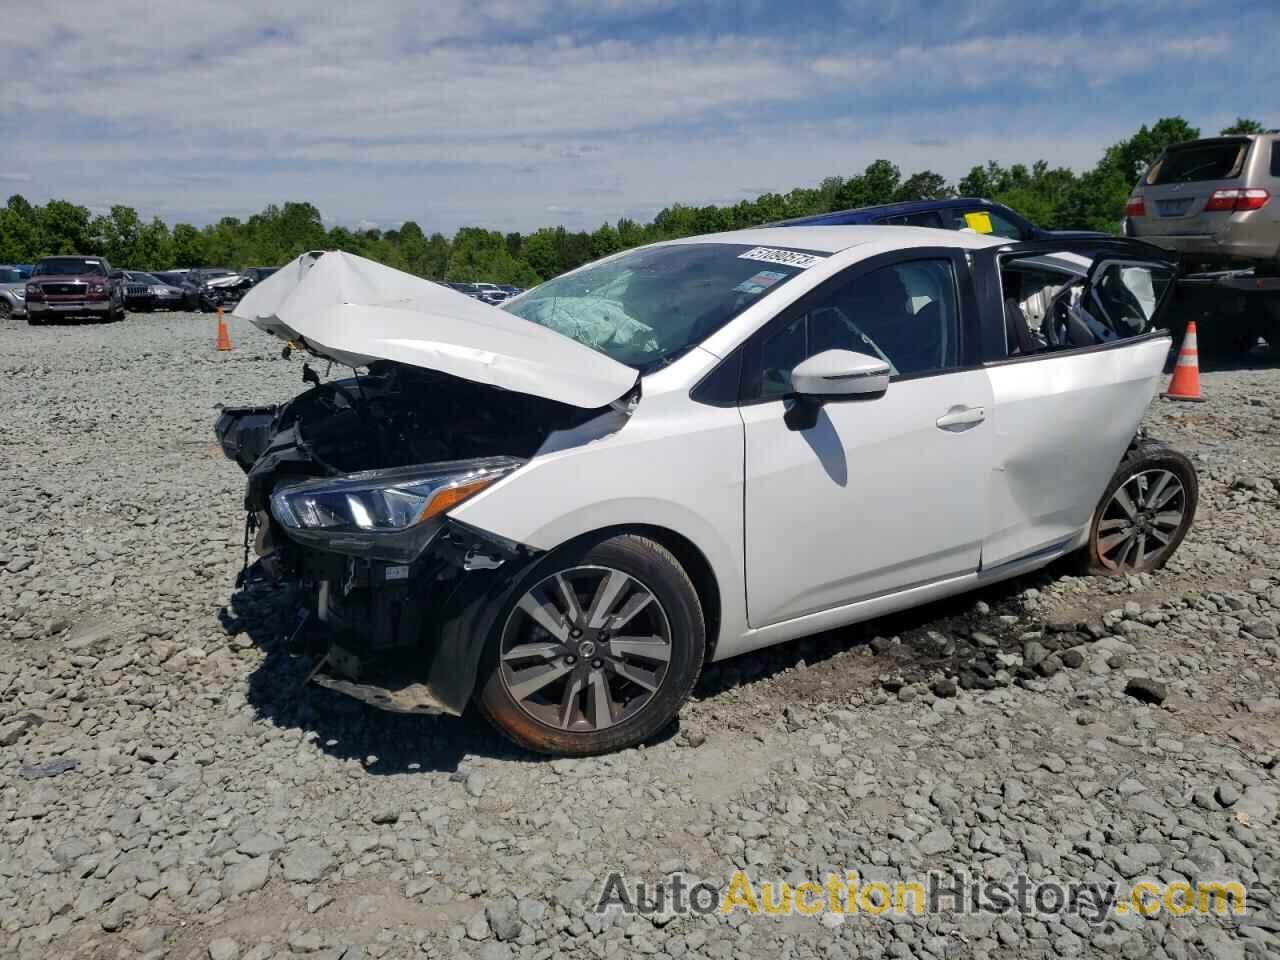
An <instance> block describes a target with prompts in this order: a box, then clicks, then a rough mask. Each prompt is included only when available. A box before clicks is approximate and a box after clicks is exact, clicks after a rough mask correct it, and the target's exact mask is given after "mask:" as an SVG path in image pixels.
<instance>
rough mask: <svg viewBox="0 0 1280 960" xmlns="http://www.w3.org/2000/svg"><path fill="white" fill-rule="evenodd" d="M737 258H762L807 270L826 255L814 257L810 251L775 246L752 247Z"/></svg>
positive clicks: (767, 261) (766, 260)
mask: <svg viewBox="0 0 1280 960" xmlns="http://www.w3.org/2000/svg"><path fill="white" fill-rule="evenodd" d="M738 259H739V260H763V261H764V262H765V263H780V264H782V265H784V266H787V267H796V268H797V269H800V270H808V269H809V268H810V267H813V266H816V265H818V264H819V263H821V262H822V261H823V260H825V259H826V257H815V256H814V255H813V254H812V253H800V252H799V251H798V250H781V249H779V248H777V247H752V248H751V249H750V250H748V251H747V252H746V253H740V254H738Z"/></svg>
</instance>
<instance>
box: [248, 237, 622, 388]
mask: <svg viewBox="0 0 1280 960" xmlns="http://www.w3.org/2000/svg"><path fill="white" fill-rule="evenodd" d="M234 315H235V316H237V317H242V318H243V319H246V320H249V321H250V322H252V323H253V324H255V325H256V326H257V327H259V328H260V329H262V330H265V331H266V332H268V333H271V334H274V335H276V336H278V337H280V338H281V339H284V340H290V341H294V342H297V343H298V344H299V345H301V346H305V347H306V348H307V349H308V350H310V351H311V352H313V353H315V354H317V355H319V356H322V357H327V358H328V359H331V360H334V361H336V362H338V363H343V364H347V365H350V366H365V365H367V364H369V363H370V362H372V361H373V360H394V361H397V362H400V363H407V364H410V365H412V366H416V367H422V368H425V369H428V370H436V371H439V372H441V373H447V374H450V375H451V376H456V377H461V378H463V379H465V380H470V381H472V382H475V383H482V384H486V385H489V386H494V387H499V388H502V389H504V390H512V391H515V392H518V393H527V394H532V395H534V396H538V397H545V398H546V399H548V400H556V401H559V402H561V403H567V404H570V405H572V406H575V407H582V408H586V409H594V408H597V407H603V406H606V405H607V404H609V403H612V402H613V401H614V400H617V399H618V398H620V397H621V396H622V395H623V394H625V393H627V392H628V391H629V390H631V388H632V387H633V386H635V383H636V380H637V378H638V374H637V372H636V371H635V370H633V369H632V368H630V367H628V366H625V365H623V364H621V363H619V362H618V361H616V360H613V359H611V358H610V357H607V356H605V355H604V354H602V353H598V352H597V351H595V350H592V349H591V348H590V347H587V346H584V345H583V344H582V343H579V342H577V341H576V340H573V339H570V338H569V337H567V336H564V335H562V334H560V333H557V332H556V331H555V330H552V329H549V328H547V327H544V326H540V325H539V324H537V323H530V322H529V321H528V320H524V319H522V318H520V317H517V316H515V315H513V314H510V313H507V312H506V311H503V310H499V309H498V308H496V307H492V306H489V305H488V304H486V303H482V302H480V301H478V300H473V299H472V298H470V297H468V296H465V295H464V294H461V293H458V292H457V291H455V290H451V289H449V288H448V287H444V286H441V285H440V284H437V283H432V282H431V281H430V280H424V279H422V278H421V277H415V276H413V275H411V274H408V273H404V272H402V271H400V270H393V269H392V268H390V267H386V266H383V265H382V264H379V263H375V262H374V261H372V260H366V259H364V258H363V257H357V256H353V255H352V254H349V253H342V252H328V253H326V252H313V253H306V254H303V255H302V256H300V257H298V258H297V259H296V260H293V261H291V262H290V263H289V264H287V265H286V266H285V267H283V268H281V269H280V270H278V271H277V272H276V273H274V274H272V275H271V276H269V277H268V278H267V279H266V280H264V281H262V283H260V284H258V285H257V286H256V287H254V288H253V289H252V290H250V291H249V293H248V294H246V295H245V297H244V299H243V300H241V301H240V304H239V305H238V306H237V307H236V309H235V311H234Z"/></svg>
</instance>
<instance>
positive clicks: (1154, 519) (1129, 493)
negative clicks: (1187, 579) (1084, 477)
mask: <svg viewBox="0 0 1280 960" xmlns="http://www.w3.org/2000/svg"><path fill="white" fill-rule="evenodd" d="M1198 497H1199V487H1198V482H1197V478H1196V473H1195V468H1194V467H1193V466H1192V464H1191V461H1189V460H1188V459H1187V458H1186V457H1185V456H1183V455H1182V454H1180V453H1178V452H1177V451H1175V450H1171V449H1169V448H1168V447H1165V446H1162V445H1160V444H1155V443H1143V444H1140V445H1139V446H1137V447H1135V448H1134V449H1133V450H1131V451H1130V452H1129V454H1128V455H1127V456H1126V457H1125V459H1124V461H1122V462H1121V464H1120V469H1119V470H1118V471H1116V474H1115V476H1114V477H1112V480H1111V483H1110V484H1109V485H1108V487H1107V491H1106V493H1105V494H1103V497H1102V501H1101V503H1100V505H1099V507H1098V510H1097V512H1096V513H1095V515H1094V520H1093V527H1092V529H1091V530H1090V537H1089V555H1090V561H1091V563H1090V565H1091V567H1092V568H1093V570H1094V572H1096V573H1103V574H1112V575H1115V574H1123V573H1141V572H1144V571H1148V570H1158V569H1160V568H1161V567H1163V566H1164V565H1165V563H1166V562H1167V561H1168V559H1169V557H1171V556H1172V555H1173V552H1174V551H1175V550H1177V549H1178V545H1179V544H1180V543H1181V542H1182V538H1183V537H1185V536H1186V535H1187V531H1188V530H1189V529H1190V528H1191V522H1192V520H1193V519H1194V518H1195V512H1196V504H1197V501H1198Z"/></svg>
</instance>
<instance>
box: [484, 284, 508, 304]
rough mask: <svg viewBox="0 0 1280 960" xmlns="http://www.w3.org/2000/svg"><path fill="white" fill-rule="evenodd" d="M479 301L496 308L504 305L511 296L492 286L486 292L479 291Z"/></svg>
mask: <svg viewBox="0 0 1280 960" xmlns="http://www.w3.org/2000/svg"><path fill="white" fill-rule="evenodd" d="M479 299H480V300H481V301H483V302H484V303H488V304H492V305H493V306H495V307H496V306H497V305H498V304H500V303H506V302H507V301H508V300H510V299H511V294H510V293H509V292H508V291H506V290H504V289H502V288H501V287H498V286H494V287H491V288H490V289H487V290H481V291H480V296H479Z"/></svg>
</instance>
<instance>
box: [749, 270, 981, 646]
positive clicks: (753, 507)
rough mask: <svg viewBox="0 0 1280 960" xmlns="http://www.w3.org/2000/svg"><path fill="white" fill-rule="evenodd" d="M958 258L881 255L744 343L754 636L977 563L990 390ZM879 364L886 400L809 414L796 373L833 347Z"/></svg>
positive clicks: (845, 403)
mask: <svg viewBox="0 0 1280 960" xmlns="http://www.w3.org/2000/svg"><path fill="white" fill-rule="evenodd" d="M970 291H971V288H970V285H969V278H968V270H967V266H966V264H965V260H964V258H963V256H961V255H959V254H958V253H957V252H956V251H954V250H949V249H945V248H944V249H939V250H922V251H914V252H913V253H912V254H911V255H910V256H908V255H906V254H902V253H898V254H892V255H888V256H886V257H879V258H876V259H875V260H873V261H869V262H868V263H866V264H862V265H858V266H855V267H853V268H850V270H848V271H846V272H845V273H843V274H841V275H840V276H837V277H835V278H833V279H832V280H830V281H828V282H827V283H826V284H824V285H822V286H820V287H818V288H817V289H815V290H814V291H813V292H811V293H810V294H808V295H806V296H805V297H804V298H803V299H801V300H800V301H798V302H797V303H795V304H793V305H792V306H791V307H789V308H787V310H786V311H784V312H783V313H782V314H781V315H780V316H779V317H777V318H775V319H774V320H773V321H771V323H770V324H769V325H768V326H766V327H765V328H764V329H763V330H761V331H760V332H759V333H757V334H756V335H755V337H753V338H752V340H751V341H749V342H748V343H747V345H746V352H745V354H744V369H743V386H742V406H741V411H742V417H743V421H744V423H745V429H746V451H745V458H746V495H745V505H744V506H745V512H746V515H745V531H746V575H747V610H748V619H749V621H750V623H751V626H753V627H762V626H767V625H769V624H773V623H777V622H780V621H783V620H788V619H791V618H794V617H799V616H804V615H805V614H809V613H815V612H818V611H821V610H826V609H829V608H832V607H836V606H840V605H843V604H847V603H851V602H854V601H857V600H862V599H867V598H871V597H875V596H879V595H883V594H886V593H890V592H893V591H895V590H900V589H903V588H906V587H910V586H914V585H918V584H924V583H928V582H930V581H935V580H940V579H944V578H947V577H951V576H956V575H962V574H967V573H972V572H974V571H975V570H977V568H978V563H979V558H980V551H981V544H982V536H983V532H984V530H985V529H986V522H987V518H986V514H985V506H986V490H987V475H988V473H989V471H990V458H991V438H990V428H989V426H988V425H987V423H986V417H987V412H988V410H989V409H990V406H991V388H990V384H989V381H988V379H987V375H986V372H985V371H983V370H982V369H973V368H971V367H970V368H968V369H965V367H966V366H968V363H967V350H968V349H969V347H968V345H967V344H966V343H963V342H962V338H961V331H962V323H961V320H962V316H963V315H964V313H965V312H966V311H968V310H972V309H973V300H972V296H971V292H970ZM836 348H840V349H846V350H855V351H859V352H862V353H867V354H869V355H872V356H878V357H880V358H881V359H884V360H887V361H888V362H889V363H890V365H891V367H892V368H893V371H894V375H893V377H892V379H891V382H890V384H889V388H888V390H887V391H886V392H885V393H884V394H883V395H880V396H874V397H869V398H865V399H850V400H843V401H838V402H837V401H832V402H827V403H824V404H823V405H822V406H821V407H820V408H819V409H818V410H817V412H816V416H815V415H814V411H813V410H812V408H808V409H806V404H805V403H803V402H800V401H797V400H796V399H795V398H793V397H790V396H789V394H790V392H791V383H790V374H791V369H792V368H793V367H794V366H795V365H796V364H797V363H799V362H800V361H801V360H804V359H806V358H807V357H810V356H813V355H815V354H817V353H821V352H823V351H824V350H830V349H836Z"/></svg>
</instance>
